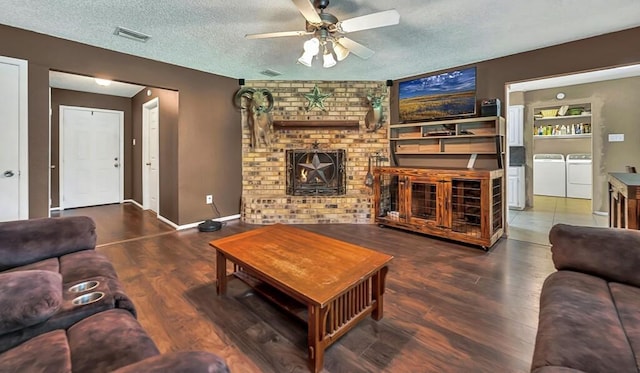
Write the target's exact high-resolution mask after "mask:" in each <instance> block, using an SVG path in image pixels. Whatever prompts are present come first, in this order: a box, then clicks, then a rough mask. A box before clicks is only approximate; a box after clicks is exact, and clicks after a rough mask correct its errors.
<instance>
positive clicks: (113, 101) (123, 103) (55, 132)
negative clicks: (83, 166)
mask: <svg viewBox="0 0 640 373" xmlns="http://www.w3.org/2000/svg"><path fill="white" fill-rule="evenodd" d="M60 105H65V106H79V107H86V108H94V109H107V110H118V111H123V112H124V198H125V199H129V198H131V191H132V181H133V179H132V175H133V172H132V171H133V170H132V164H133V162H132V156H131V150H132V148H131V129H132V124H133V123H132V119H131V99H130V98H127V97H118V96H108V95H99V94H95V93H85V92H77V91H70V90H67V89H56V88H52V89H51V165H54V166H56V167H55V168H54V169H52V170H51V207H58V206H60V201H59V197H60V196H59V189H60V188H59V187H60V173H59V170H60V168H59V165H60V160H59V156H60V147H59V145H60V136H59V135H60Z"/></svg>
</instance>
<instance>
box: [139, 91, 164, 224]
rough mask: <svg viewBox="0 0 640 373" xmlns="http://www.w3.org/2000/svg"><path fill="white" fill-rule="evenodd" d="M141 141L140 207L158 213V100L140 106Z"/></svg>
mask: <svg viewBox="0 0 640 373" xmlns="http://www.w3.org/2000/svg"><path fill="white" fill-rule="evenodd" d="M142 113H143V114H142V115H143V118H142V122H143V140H142V144H143V145H142V152H143V157H142V162H143V165H142V167H143V168H142V169H143V170H144V171H143V177H142V184H143V185H142V205H143V207H144V208H145V209H149V210H152V211H155V212H156V213H159V212H160V210H159V205H158V199H159V194H160V192H159V190H160V188H159V166H160V165H159V160H158V157H159V138H160V132H159V131H160V106H159V101H158V98H154V99H153V100H151V101H149V102H147V103H145V104H144V105H143V106H142Z"/></svg>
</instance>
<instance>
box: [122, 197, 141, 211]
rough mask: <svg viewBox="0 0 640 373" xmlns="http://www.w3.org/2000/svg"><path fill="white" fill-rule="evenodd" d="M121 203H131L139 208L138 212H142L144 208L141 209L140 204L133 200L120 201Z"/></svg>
mask: <svg viewBox="0 0 640 373" xmlns="http://www.w3.org/2000/svg"><path fill="white" fill-rule="evenodd" d="M121 203H132V204H134V205H136V206H138V208H140V210H144V207H142V205H141V204H139V203H138V201H136V200H133V199H125V200H124V201H122V202H121Z"/></svg>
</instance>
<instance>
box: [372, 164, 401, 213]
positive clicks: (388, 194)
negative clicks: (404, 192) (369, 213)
mask: <svg viewBox="0 0 640 373" xmlns="http://www.w3.org/2000/svg"><path fill="white" fill-rule="evenodd" d="M379 193H380V197H379V202H378V206H375V208H376V211H377V213H378V217H379V218H386V219H389V220H398V219H399V217H400V208H401V206H400V205H401V204H400V191H399V189H398V175H393V174H380V189H379Z"/></svg>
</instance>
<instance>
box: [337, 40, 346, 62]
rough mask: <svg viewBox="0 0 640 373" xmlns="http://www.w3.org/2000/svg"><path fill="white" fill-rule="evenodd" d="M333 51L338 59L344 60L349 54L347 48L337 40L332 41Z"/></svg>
mask: <svg viewBox="0 0 640 373" xmlns="http://www.w3.org/2000/svg"><path fill="white" fill-rule="evenodd" d="M333 51H334V52H335V54H336V58H337V59H338V61H342V60H344V59H345V58H347V56H348V55H349V50H348V49H347V48H345V47H344V45H342V44H340V42H339V41H337V40H334V41H333Z"/></svg>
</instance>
